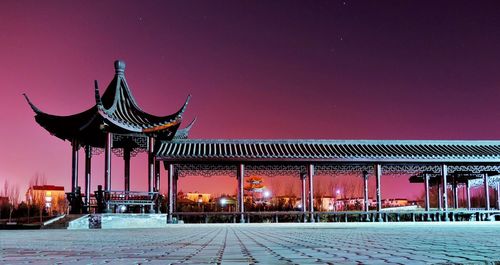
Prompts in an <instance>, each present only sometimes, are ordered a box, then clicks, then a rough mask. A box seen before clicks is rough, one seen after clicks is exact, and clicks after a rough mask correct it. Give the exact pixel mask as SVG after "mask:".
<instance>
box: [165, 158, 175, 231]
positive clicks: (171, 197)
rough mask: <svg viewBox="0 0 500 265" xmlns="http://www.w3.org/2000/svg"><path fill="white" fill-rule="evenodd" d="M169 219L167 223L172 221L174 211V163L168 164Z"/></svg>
mask: <svg viewBox="0 0 500 265" xmlns="http://www.w3.org/2000/svg"><path fill="white" fill-rule="evenodd" d="M167 170H168V192H167V196H168V219H167V223H169V224H171V223H172V218H173V213H174V170H175V168H174V165H173V164H168V169H167Z"/></svg>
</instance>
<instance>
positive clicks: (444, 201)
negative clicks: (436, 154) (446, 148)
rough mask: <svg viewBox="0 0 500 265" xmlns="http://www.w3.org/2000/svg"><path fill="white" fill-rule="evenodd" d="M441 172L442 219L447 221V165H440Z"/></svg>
mask: <svg viewBox="0 0 500 265" xmlns="http://www.w3.org/2000/svg"><path fill="white" fill-rule="evenodd" d="M441 174H442V175H443V176H442V177H443V211H444V220H445V221H449V220H450V218H449V217H448V179H447V177H448V166H447V165H445V164H443V165H442V166H441Z"/></svg>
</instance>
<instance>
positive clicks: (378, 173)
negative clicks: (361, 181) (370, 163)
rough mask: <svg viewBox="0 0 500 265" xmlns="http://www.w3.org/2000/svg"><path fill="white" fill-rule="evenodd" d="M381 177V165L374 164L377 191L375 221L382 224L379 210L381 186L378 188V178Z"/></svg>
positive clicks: (380, 205)
mask: <svg viewBox="0 0 500 265" xmlns="http://www.w3.org/2000/svg"><path fill="white" fill-rule="evenodd" d="M381 177H382V165H380V164H376V165H375V179H376V183H377V190H376V193H377V221H379V222H383V219H382V214H381V212H380V211H381V210H382V193H381V190H380V189H381V186H380V178H381Z"/></svg>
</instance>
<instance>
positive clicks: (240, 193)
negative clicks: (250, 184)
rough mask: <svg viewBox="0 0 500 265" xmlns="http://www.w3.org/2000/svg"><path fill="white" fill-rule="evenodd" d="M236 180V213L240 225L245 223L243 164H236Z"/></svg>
mask: <svg viewBox="0 0 500 265" xmlns="http://www.w3.org/2000/svg"><path fill="white" fill-rule="evenodd" d="M236 171H237V172H236V178H237V179H238V212H240V213H241V214H240V223H244V222H245V214H244V212H245V194H244V190H243V189H244V187H243V186H244V184H245V165H244V164H243V163H241V164H238V169H237V170H236Z"/></svg>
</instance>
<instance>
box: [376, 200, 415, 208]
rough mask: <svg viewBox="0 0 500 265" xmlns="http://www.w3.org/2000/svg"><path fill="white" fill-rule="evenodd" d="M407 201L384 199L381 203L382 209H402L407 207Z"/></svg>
mask: <svg viewBox="0 0 500 265" xmlns="http://www.w3.org/2000/svg"><path fill="white" fill-rule="evenodd" d="M408 205H409V203H408V199H401V198H399V199H385V200H383V201H382V206H383V207H402V206H408Z"/></svg>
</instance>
